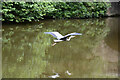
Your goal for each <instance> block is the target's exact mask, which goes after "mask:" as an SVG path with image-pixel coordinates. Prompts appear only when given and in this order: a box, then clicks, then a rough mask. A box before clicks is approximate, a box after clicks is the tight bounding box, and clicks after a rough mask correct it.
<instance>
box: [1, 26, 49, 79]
mask: <svg viewBox="0 0 120 80" xmlns="http://www.w3.org/2000/svg"><path fill="white" fill-rule="evenodd" d="M28 26H29V25H28ZM39 31H41V30H40V29H39V27H38V28H34V27H20V26H19V27H13V28H7V30H6V31H4V32H3V77H4V78H5V77H6V78H22V77H23V78H30V77H31V78H35V77H40V75H41V74H42V72H44V71H45V67H46V61H44V60H43V57H45V49H46V48H47V46H49V45H50V44H51V42H50V38H48V36H45V34H44V31H46V30H45V29H44V30H43V29H42V31H41V32H39ZM48 31H50V30H49V29H48Z"/></svg>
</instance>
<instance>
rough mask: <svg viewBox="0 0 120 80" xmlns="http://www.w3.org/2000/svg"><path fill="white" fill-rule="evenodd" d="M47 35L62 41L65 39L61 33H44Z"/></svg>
mask: <svg viewBox="0 0 120 80" xmlns="http://www.w3.org/2000/svg"><path fill="white" fill-rule="evenodd" d="M44 33H45V34H51V35H52V36H53V37H55V38H57V39H60V38H63V37H64V36H62V35H61V34H60V33H59V32H44Z"/></svg>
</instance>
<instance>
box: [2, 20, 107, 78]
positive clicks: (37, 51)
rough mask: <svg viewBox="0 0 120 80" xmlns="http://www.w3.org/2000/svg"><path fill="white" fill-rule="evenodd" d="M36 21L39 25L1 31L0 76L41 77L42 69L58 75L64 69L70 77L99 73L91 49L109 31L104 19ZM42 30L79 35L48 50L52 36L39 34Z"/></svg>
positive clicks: (97, 64) (96, 60) (98, 67)
mask: <svg viewBox="0 0 120 80" xmlns="http://www.w3.org/2000/svg"><path fill="white" fill-rule="evenodd" d="M40 22H41V23H42V24H40V23H35V24H32V25H31V24H28V25H20V26H22V27H16V25H14V26H15V27H12V28H5V31H4V32H3V48H2V49H3V67H4V68H3V77H33V78H34V77H41V76H42V73H43V72H44V71H45V70H46V71H47V70H48V71H50V70H51V69H56V70H58V71H59V72H61V73H62V72H63V71H65V70H67V69H68V70H71V71H73V73H74V74H75V75H73V77H80V76H81V77H83V76H85V74H86V75H87V74H88V76H90V75H92V74H94V73H95V72H96V73H100V72H101V66H102V60H101V59H99V58H98V57H93V56H92V54H93V53H92V50H94V48H95V47H96V46H97V45H98V44H99V42H100V41H101V40H102V39H103V38H104V37H105V36H106V35H107V32H108V31H109V28H107V27H105V26H106V23H105V21H104V20H102V19H95V20H92V19H89V20H87V19H83V20H77V19H74V20H53V21H52V20H43V21H40ZM46 31H59V32H60V33H61V34H63V35H65V34H67V33H70V32H80V33H83V35H82V36H80V37H76V38H74V39H72V40H71V41H70V42H61V43H58V44H57V45H55V46H54V47H50V46H49V45H51V38H52V37H51V36H50V35H45V34H43V32H46ZM52 39H53V38H52ZM48 47H49V48H48ZM47 49H48V50H47ZM91 57H93V58H92V59H91ZM47 61H48V64H46V63H47ZM49 64H50V65H49ZM8 66H9V67H8ZM46 66H48V67H47V69H45V68H46ZM48 71H47V72H48ZM51 71H52V70H51ZM78 74H81V75H78ZM64 77H65V75H64Z"/></svg>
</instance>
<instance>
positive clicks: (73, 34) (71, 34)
mask: <svg viewBox="0 0 120 80" xmlns="http://www.w3.org/2000/svg"><path fill="white" fill-rule="evenodd" d="M75 35H82V33H76V32H75V33H70V34H67V35H65V37H68V36H75Z"/></svg>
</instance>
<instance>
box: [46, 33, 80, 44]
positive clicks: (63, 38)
mask: <svg viewBox="0 0 120 80" xmlns="http://www.w3.org/2000/svg"><path fill="white" fill-rule="evenodd" d="M44 33H45V34H51V35H52V36H53V37H55V38H57V40H54V42H55V43H54V44H53V46H54V45H55V44H56V42H61V41H70V39H71V38H73V37H75V35H82V34H81V33H76V32H74V33H70V34H67V35H65V36H63V35H61V34H60V33H59V32H44ZM68 37H69V38H68Z"/></svg>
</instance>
